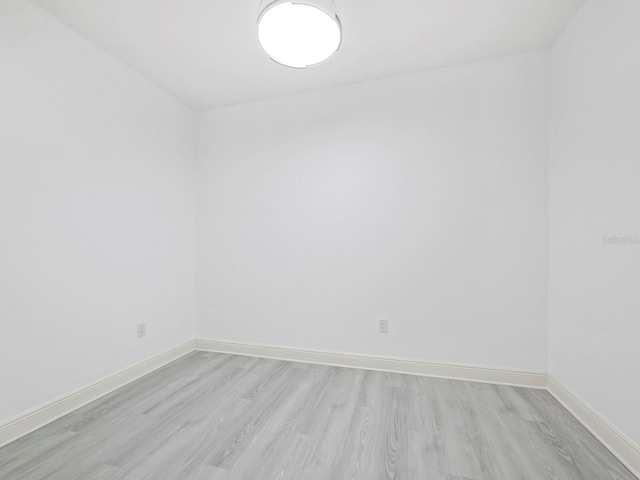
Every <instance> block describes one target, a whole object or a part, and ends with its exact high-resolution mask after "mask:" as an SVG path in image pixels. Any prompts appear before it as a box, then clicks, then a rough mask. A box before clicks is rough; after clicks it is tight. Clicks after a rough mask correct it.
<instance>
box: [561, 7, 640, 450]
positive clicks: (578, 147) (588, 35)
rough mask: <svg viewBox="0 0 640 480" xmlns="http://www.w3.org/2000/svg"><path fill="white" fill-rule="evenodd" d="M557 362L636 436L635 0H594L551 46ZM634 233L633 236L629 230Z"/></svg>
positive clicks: (639, 357) (639, 99)
mask: <svg viewBox="0 0 640 480" xmlns="http://www.w3.org/2000/svg"><path fill="white" fill-rule="evenodd" d="M551 58H552V69H551V72H552V75H551V78H552V82H551V87H552V88H551V92H552V96H551V97H552V100H551V116H550V118H551V142H550V147H551V148H550V151H551V159H550V162H551V163H550V185H551V187H550V290H549V309H550V327H549V335H550V337H549V338H550V357H549V367H550V373H551V374H552V375H553V376H554V377H556V378H557V379H559V380H560V381H561V382H563V383H565V384H566V385H567V386H568V387H569V388H571V389H572V390H573V391H575V392H576V393H577V394H578V395H580V396H581V397H582V398H584V399H585V400H586V401H587V402H589V403H590V404H591V405H592V406H593V407H594V408H595V409H596V410H598V411H599V412H600V413H602V414H603V415H604V416H605V417H606V418H608V419H609V420H611V421H612V422H613V423H614V424H615V425H616V426H617V427H619V428H620V429H621V430H622V431H623V432H625V433H626V434H627V435H629V436H630V437H631V438H632V439H633V440H634V441H635V442H637V443H640V412H639V410H638V405H640V368H639V366H640V275H639V273H638V272H640V245H637V244H636V245H633V244H628V243H618V244H606V243H605V242H606V241H615V240H604V241H603V237H607V238H612V237H620V240H618V242H625V241H628V240H624V237H627V236H630V237H632V238H631V242H632V243H633V242H635V241H636V240H637V237H640V136H639V132H640V89H639V88H638V85H640V3H639V2H637V1H635V0H606V1H596V0H592V1H590V2H587V4H586V5H585V6H584V7H583V9H582V10H581V11H580V12H579V14H578V15H577V17H576V18H575V19H574V21H573V22H572V23H571V24H570V25H569V27H568V28H567V30H566V32H565V33H564V34H563V36H562V37H561V38H560V40H559V41H558V43H557V44H556V46H555V47H554V48H553V51H552V57H551ZM633 237H636V238H633Z"/></svg>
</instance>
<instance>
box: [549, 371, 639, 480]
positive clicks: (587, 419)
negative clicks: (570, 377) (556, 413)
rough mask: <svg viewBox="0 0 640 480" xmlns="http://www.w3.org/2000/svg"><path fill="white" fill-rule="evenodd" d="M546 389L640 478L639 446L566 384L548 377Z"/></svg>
mask: <svg viewBox="0 0 640 480" xmlns="http://www.w3.org/2000/svg"><path fill="white" fill-rule="evenodd" d="M547 389H548V390H549V392H550V393H551V395H553V396H554V397H555V398H556V399H557V400H558V401H559V402H560V403H561V404H562V405H563V406H564V407H565V408H566V409H567V410H569V411H570V412H571V413H572V414H573V416H574V417H576V418H577V419H578V420H579V421H580V423H582V424H583V425H584V426H585V427H586V428H587V430H589V431H590V432H591V433H592V434H593V435H594V436H595V437H596V438H597V439H598V440H599V441H600V443H602V444H603V445H604V446H605V447H606V448H607V449H609V451H610V452H611V453H612V454H613V455H615V456H616V457H617V458H618V459H619V460H620V461H621V462H622V463H623V464H624V465H625V466H626V467H627V468H628V469H629V470H631V472H632V473H633V474H634V475H635V476H636V477H638V478H640V447H639V446H638V445H636V444H635V443H634V442H633V440H631V439H630V438H629V437H627V436H626V435H625V434H624V433H622V432H621V431H620V430H619V429H618V428H617V427H616V426H615V425H613V424H612V423H611V422H609V421H608V420H607V419H606V418H605V417H603V416H602V415H601V414H600V413H598V412H597V411H596V410H595V409H594V408H593V407H592V406H591V405H589V404H588V403H587V402H586V401H585V400H583V399H582V398H580V397H579V396H578V395H576V394H575V393H574V392H573V391H571V390H570V389H569V388H568V387H567V386H565V385H563V384H562V383H561V382H559V381H558V380H556V379H555V378H553V377H552V376H549V377H548V386H547Z"/></svg>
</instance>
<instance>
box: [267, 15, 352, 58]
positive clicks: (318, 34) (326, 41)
mask: <svg viewBox="0 0 640 480" xmlns="http://www.w3.org/2000/svg"><path fill="white" fill-rule="evenodd" d="M341 38H342V32H341V28H340V23H339V21H338V19H337V17H332V16H331V15H329V14H328V13H326V12H325V11H323V10H321V9H320V8H318V7H315V6H313V5H308V4H304V3H292V2H284V3H278V4H276V5H274V6H272V7H270V8H267V10H266V11H264V12H263V13H262V15H261V16H260V18H259V20H258V40H259V41H260V44H261V45H262V48H264V50H265V51H266V52H267V54H268V55H269V56H270V57H271V59H272V60H274V61H276V62H278V63H280V64H282V65H286V66H288V67H294V68H305V67H308V66H310V65H314V64H316V63H320V62H322V61H324V60H326V59H327V58H329V57H330V56H331V55H333V54H334V53H335V52H336V51H337V50H338V48H339V47H340V42H341Z"/></svg>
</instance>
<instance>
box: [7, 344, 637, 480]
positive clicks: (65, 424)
mask: <svg viewBox="0 0 640 480" xmlns="http://www.w3.org/2000/svg"><path fill="white" fill-rule="evenodd" d="M0 478H2V479H3V480H23V479H24V480H26V479H28V480H39V479H42V480H44V479H46V480H57V479H59V480H76V479H77V480H94V479H95V480H98V479H100V480H105V479H109V480H110V479H131V480H145V479H153V480H162V479H172V480H175V479H193V480H232V479H233V480H251V479H256V480H285V479H290V480H338V479H340V480H342V479H363V480H383V479H406V480H516V479H527V480H542V479H556V480H613V479H617V480H632V479H635V477H633V476H632V475H631V474H630V473H629V472H628V471H627V470H626V469H625V468H624V467H623V466H622V465H621V464H620V463H619V462H618V461H617V460H616V459H615V458H614V457H613V456H612V455H611V454H610V453H609V452H608V451H607V450H606V449H605V448H604V447H603V446H602V445H601V444H600V443H599V442H598V441H597V440H596V439H595V438H594V437H593V436H592V435H590V434H589V433H588V432H587V430H585V428H584V427H582V426H581V425H580V424H579V423H578V421H577V420H576V419H575V418H573V417H572V416H571V415H570V414H569V413H568V412H567V411H566V410H565V409H564V408H563V407H561V406H560V404H559V403H558V402H556V401H555V400H554V399H553V398H552V397H551V395H550V394H549V393H547V392H546V391H542V390H532V389H523V388H513V387H503V386H495V385H488V384H481V383H469V382H460V381H452V380H441V379H432V378H425V377H417V376H408V375H400V374H390V373H383V372H373V371H364V370H354V369H347V368H337V367H327V366H319V365H308V364H301V363H290V362H281V361H275V360H264V359H258V358H250V357H241V356H233V355H224V354H215V353H204V352H195V353H192V354H189V355H187V356H185V357H183V358H181V359H180V360H178V361H176V362H174V363H172V364H170V365H168V366H166V367H164V368H162V369H161V370H158V371H156V372H154V373H152V374H150V375H148V376H146V377H144V378H142V379H140V380H138V381H136V382H134V383H132V384H129V385H128V386H126V387H124V388H122V389H120V390H118V391H117V392H115V393H113V394H110V395H108V396H106V397H103V398H101V399H100V400H98V401H96V402H93V403H92V404H90V405H88V406H86V407H84V408H82V409H80V410H78V411H76V412H74V413H73V414H70V415H67V416H66V417H64V418H62V419H60V420H58V421H56V422H54V423H52V424H50V425H48V426H46V427H44V428H42V429H40V430H38V431H36V432H34V433H32V434H30V435H28V436H27V437H24V438H22V439H20V440H18V441H16V442H14V443H12V444H10V445H8V446H6V447H4V448H2V449H0Z"/></svg>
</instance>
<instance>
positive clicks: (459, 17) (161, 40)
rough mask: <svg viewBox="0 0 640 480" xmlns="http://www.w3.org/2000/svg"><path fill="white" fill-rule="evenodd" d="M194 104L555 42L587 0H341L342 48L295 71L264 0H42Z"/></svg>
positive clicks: (312, 86) (205, 105)
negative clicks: (265, 46) (277, 45)
mask: <svg viewBox="0 0 640 480" xmlns="http://www.w3.org/2000/svg"><path fill="white" fill-rule="evenodd" d="M32 1H33V3H35V4H37V5H39V6H40V7H42V8H43V9H45V10H46V11H48V12H50V13H51V14H53V15H55V16H56V17H57V18H59V19H60V20H61V21H63V22H64V23H66V24H67V25H69V26H70V27H72V28H73V29H74V30H76V31H78V32H79V33H81V34H82V35H84V36H85V37H87V38H89V39H90V40H92V41H93V42H95V43H96V44H98V45H99V46H101V47H102V48H103V49H105V50H106V51H108V52H109V53H111V54H112V55H114V56H115V57H117V58H118V59H120V60H121V61H123V62H124V63H126V64H127V65H129V66H130V67H132V68H133V69H135V70H137V71H139V72H140V73H142V74H143V75H144V76H146V77H147V78H149V79H150V80H152V81H153V82H155V83H156V84H158V85H160V86H161V87H163V88H164V89H165V90H167V91H168V92H170V93H171V94H173V95H174V96H175V97H177V98H179V99H181V100H182V101H184V102H185V103H186V104H187V105H189V106H191V107H193V108H195V109H198V110H203V109H207V108H212V107H217V106H221V105H228V104H233V103H240V102H246V101H250V100H255V99H260V98H266V97H272V96H278V95H284V94H289V93H294V92H300V91H304V90H311V89H316V88H321V87H327V86H332V85H339V84H345V83H353V82H360V81H364V80H369V79H373V78H378V77H385V76H391V75H397V74H402V73H410V72H417V71H421V70H426V69H430V68H434V67H440V66H446V65H454V64H459V63H464V62H471V61H478V60H484V59H489V58H494V57H500V56H505V55H511V54H516V53H523V52H530V51H535V50H541V49H546V48H548V47H550V46H551V45H552V44H553V42H554V40H555V39H556V38H557V37H558V35H559V34H560V33H561V32H562V30H563V29H564V27H565V26H566V24H567V23H568V22H569V20H570V19H571V18H572V17H573V15H574V14H575V13H576V11H577V9H578V8H579V7H580V6H581V5H582V3H583V1H584V0H335V1H336V3H337V5H338V10H339V12H340V19H341V21H342V24H343V31H344V37H343V43H342V47H341V49H340V51H339V52H338V53H337V54H336V55H335V56H334V57H333V58H331V59H330V61H328V62H327V63H324V64H321V65H318V66H315V67H311V68H308V69H306V70H295V69H290V68H286V67H282V66H280V65H277V64H276V63H274V62H272V61H271V60H269V58H268V57H267V56H266V55H265V54H264V52H263V51H262V49H261V48H260V46H259V44H258V42H257V38H256V18H257V16H258V13H259V12H258V3H259V0H32Z"/></svg>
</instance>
